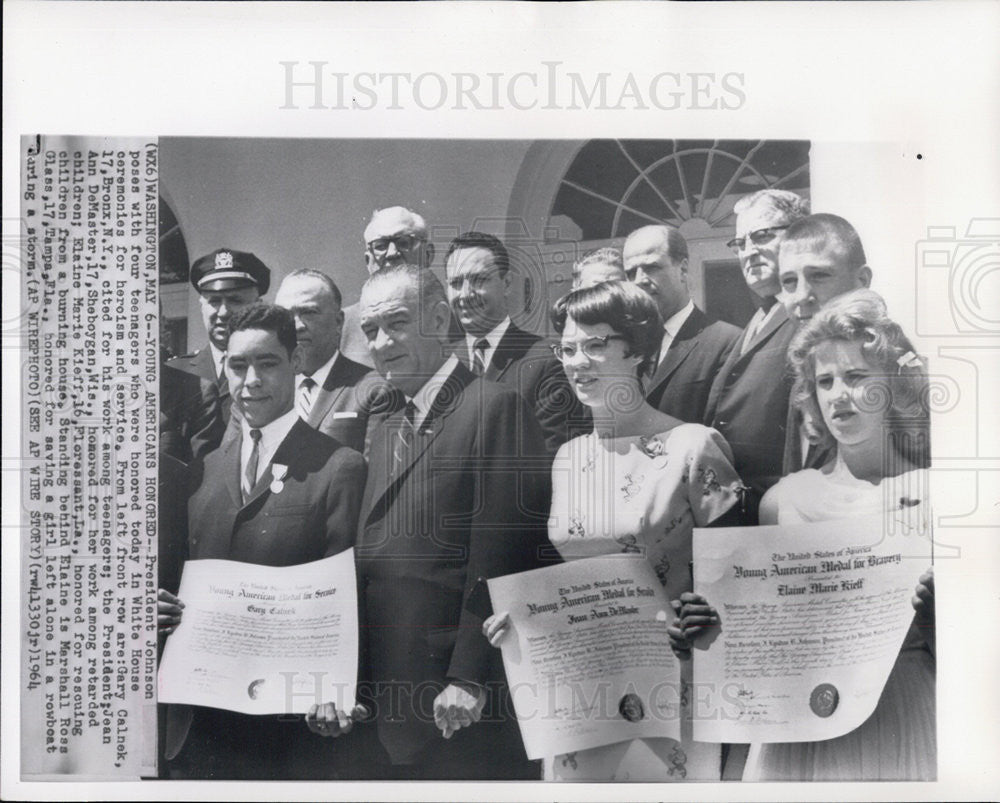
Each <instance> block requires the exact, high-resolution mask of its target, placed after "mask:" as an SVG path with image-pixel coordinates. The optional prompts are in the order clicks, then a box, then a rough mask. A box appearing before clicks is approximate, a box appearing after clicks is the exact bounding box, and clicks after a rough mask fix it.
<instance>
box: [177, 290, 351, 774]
mask: <svg viewBox="0 0 1000 803" xmlns="http://www.w3.org/2000/svg"><path fill="white" fill-rule="evenodd" d="M229 326H230V331H231V335H230V337H229V341H228V351H227V360H226V373H227V375H228V378H229V384H230V387H231V389H232V392H233V399H234V403H235V405H236V406H237V407H238V408H239V410H240V413H241V415H242V421H243V423H242V426H241V432H240V436H239V437H238V438H236V439H235V440H233V441H231V442H229V443H227V444H225V445H224V446H223V447H221V448H220V449H218V450H216V451H215V452H213V453H212V454H210V455H209V456H208V457H207V458H206V460H205V463H204V471H203V475H202V477H201V478H199V479H200V484H199V483H197V479H196V484H198V488H197V490H196V491H195V492H194V494H193V496H192V497H191V501H190V504H189V506H188V510H189V515H188V552H189V556H190V558H191V559H192V560H197V559H203V558H220V559H226V560H236V561H242V562H245V563H256V564H259V565H264V566H291V565H295V564H300V563H307V562H310V561H314V560H319V559H320V558H323V557H326V556H328V555H333V554H336V553H338V552H341V551H343V550H344V549H347V548H348V547H351V546H353V545H354V539H355V534H356V531H357V521H358V509H359V505H360V499H361V494H362V492H363V489H364V483H365V477H366V468H365V463H364V459H363V458H362V456H361V455H360V454H358V453H357V452H356V451H354V450H353V449H349V448H347V447H346V446H342V445H341V444H340V443H338V442H337V441H335V440H333V439H332V438H329V437H327V436H325V435H323V434H321V433H317V432H316V431H315V430H313V429H312V428H311V427H309V425H308V424H306V423H305V422H304V421H302V420H300V419H299V417H298V416H297V415H296V413H295V408H294V401H295V381H294V380H295V374H296V372H297V371H298V369H299V362H300V356H299V351H298V349H297V347H296V343H295V323H294V321H293V320H292V317H291V315H290V314H289V313H288V312H287V311H286V310H283V309H281V308H280V307H274V306H270V305H266V304H258V305H254V306H252V307H249V308H247V309H245V310H243V311H241V312H240V313H237V314H236V315H234V316H233V317H232V319H231V320H230V321H229ZM182 609H183V603H182V602H181V601H180V600H178V599H177V598H176V597H175V596H174V595H172V594H170V593H169V592H167V591H166V590H165V589H161V590H160V600H159V605H158V613H159V625H160V627H161V629H163V630H164V631H166V632H168V633H169V632H172V630H173V628H175V627H176V626H177V625H178V624H180V622H181V611H182ZM167 731H168V734H167V757H168V758H169V759H172V760H173V763H172V767H171V776H172V777H179V778H227V779H241V778H259V779H268V778H271V779H275V778H278V779H280V778H286V779H287V778H329V777H334V775H335V773H334V765H333V756H332V753H331V751H330V749H329V745H328V743H325V742H324V741H323V740H322V739H317V738H315V737H312V736H310V735H309V734H308V733H307V732H306V730H305V728H303V727H302V724H301V721H289V719H288V718H287V717H251V716H247V715H243V714H238V713H234V712H231V711H223V710H219V709H211V708H194V709H192V708H190V707H186V706H172V707H171V712H170V716H169V717H168V728H167Z"/></svg>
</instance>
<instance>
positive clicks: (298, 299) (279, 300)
mask: <svg viewBox="0 0 1000 803" xmlns="http://www.w3.org/2000/svg"><path fill="white" fill-rule="evenodd" d="M274 303H275V304H277V305H278V306H279V307H284V308H285V309H287V310H288V311H289V312H291V313H292V316H293V317H294V318H295V334H296V337H297V339H298V344H299V353H300V355H301V363H302V364H301V368H300V373H299V374H297V375H296V377H295V386H296V399H295V407H296V410H297V411H298V413H299V416H300V417H301V418H302V419H303V420H304V421H306V423H308V424H309V426H311V427H312V428H313V429H317V430H319V431H320V432H322V433H324V434H326V435H329V436H330V437H331V438H334V439H335V440H338V441H340V442H341V443H342V444H344V445H345V446H350V447H351V448H352V449H354V450H355V451H358V452H362V453H363V454H366V453H367V443H368V438H367V433H368V431H369V425H370V424H374V423H376V422H377V420H378V418H379V416H380V415H384V414H386V413H387V412H391V411H392V409H395V407H398V406H399V405H398V404H396V402H397V400H398V399H397V394H394V392H393V390H392V387H391V386H390V385H389V384H388V383H387V382H386V381H385V380H384V379H382V378H381V377H380V376H379V375H378V373H377V372H375V371H373V370H371V369H369V368H368V367H367V366H365V365H361V364H360V363H357V362H354V360H351V359H348V358H347V357H345V356H344V355H343V354H342V353H341V352H340V335H341V328H342V326H343V323H344V313H343V311H342V310H341V308H340V304H341V295H340V289H339V288H338V287H337V285H336V283H335V282H334V281H333V279H331V278H330V277H329V276H327V275H326V274H325V273H320V272H319V271H314V270H308V269H304V270H297V271H295V272H293V273H291V274H289V275H288V276H286V277H285V278H284V279H283V280H282V282H281V286H280V287H279V288H278V293H277V295H276V296H275V299H274Z"/></svg>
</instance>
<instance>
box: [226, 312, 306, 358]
mask: <svg viewBox="0 0 1000 803" xmlns="http://www.w3.org/2000/svg"><path fill="white" fill-rule="evenodd" d="M247 329H262V330H264V331H265V332H273V333H274V334H275V336H276V337H277V338H278V342H279V343H281V345H282V346H284V347H285V351H287V352H288V356H289V357H291V356H292V352H293V351H295V347H296V346H297V345H298V338H297V337H296V336H295V318H293V317H292V313H290V312H289V311H288V310H286V309H285V308H284V307H278V306H275V305H274V304H261V303H257V304H252V305H251V306H249V307H246V308H245V309H242V310H240V311H239V312H237V313H236V314H235V315H233V317H232V318H230V319H229V336H230V337H232V336H233V333H234V332H243V331H246V330H247Z"/></svg>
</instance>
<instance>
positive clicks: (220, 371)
mask: <svg viewBox="0 0 1000 803" xmlns="http://www.w3.org/2000/svg"><path fill="white" fill-rule="evenodd" d="M208 348H209V350H210V351H211V353H212V364H213V365H214V366H215V378H216V379H222V377H223V376H225V374H226V367H225V364H224V362H223V361H224V360H225V359H226V352H224V351H223V350H222V349H220V348H219V347H218V346H216V345H215V344H214V343H213V342H212V341H209V342H208Z"/></svg>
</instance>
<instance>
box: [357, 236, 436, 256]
mask: <svg viewBox="0 0 1000 803" xmlns="http://www.w3.org/2000/svg"><path fill="white" fill-rule="evenodd" d="M422 242H423V240H421V239H420V238H419V237H417V236H415V235H413V234H397V235H396V236H395V237H379V238H378V239H377V240H372V241H371V242H369V243H368V247H369V248H370V249H371V251H372V253H373V254H385V253H386V252H388V250H389V246H390V245H395V246H396V250H397V251H400V252H403V251H412V250H413V249H415V248H416V247H417V246H418V245H420V244H421V243H422Z"/></svg>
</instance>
